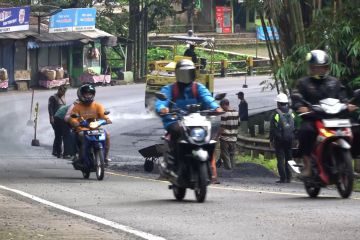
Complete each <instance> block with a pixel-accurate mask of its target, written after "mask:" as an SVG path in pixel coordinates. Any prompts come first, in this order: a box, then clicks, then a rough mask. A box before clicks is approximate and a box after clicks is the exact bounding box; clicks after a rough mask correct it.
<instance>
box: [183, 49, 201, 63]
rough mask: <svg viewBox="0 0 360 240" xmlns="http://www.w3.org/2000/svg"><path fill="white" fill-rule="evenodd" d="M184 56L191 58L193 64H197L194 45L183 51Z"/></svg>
mask: <svg viewBox="0 0 360 240" xmlns="http://www.w3.org/2000/svg"><path fill="white" fill-rule="evenodd" d="M184 56H186V57H191V60H192V61H193V63H194V64H197V61H198V60H197V56H196V53H195V45H194V44H190V46H189V48H188V49H186V50H185V52H184Z"/></svg>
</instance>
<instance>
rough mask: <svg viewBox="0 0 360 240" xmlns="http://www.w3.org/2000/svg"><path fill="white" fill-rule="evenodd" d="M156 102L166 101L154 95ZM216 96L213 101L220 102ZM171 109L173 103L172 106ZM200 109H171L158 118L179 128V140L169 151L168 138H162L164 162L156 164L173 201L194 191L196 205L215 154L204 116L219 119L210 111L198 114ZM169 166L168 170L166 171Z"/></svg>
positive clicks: (204, 191) (209, 175) (204, 186)
mask: <svg viewBox="0 0 360 240" xmlns="http://www.w3.org/2000/svg"><path fill="white" fill-rule="evenodd" d="M156 97H157V98H158V99H160V100H167V97H166V96H165V95H164V94H162V93H156ZM224 97H225V94H219V95H218V96H217V97H216V99H217V100H219V99H221V98H224ZM173 104H174V105H175V103H173ZM200 107H201V106H200V105H198V104H191V105H187V109H186V110H182V109H174V110H173V112H171V113H167V114H164V115H161V116H163V117H165V116H170V117H173V118H174V119H177V120H178V122H179V125H180V127H181V128H182V136H181V137H180V138H179V139H178V141H177V142H176V144H175V145H176V146H173V147H171V136H170V134H166V135H165V136H164V137H163V140H164V148H165V152H164V158H163V159H160V160H159V170H160V174H161V175H162V176H163V177H165V178H167V179H168V180H169V181H170V182H171V185H170V186H169V188H170V189H172V190H173V193H174V196H175V198H176V199H177V200H182V199H184V197H185V194H186V189H187V188H190V189H194V191H195V197H196V200H197V201H198V202H204V201H205V197H206V192H207V186H208V185H209V184H210V182H211V175H212V171H211V167H210V161H211V158H212V155H213V153H214V150H215V144H216V141H214V140H212V139H211V122H210V120H209V118H208V116H211V115H219V114H221V113H218V112H214V111H209V110H205V111H201V110H200ZM169 165H172V170H170V169H169Z"/></svg>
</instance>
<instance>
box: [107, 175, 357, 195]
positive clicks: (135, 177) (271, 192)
mask: <svg viewBox="0 0 360 240" xmlns="http://www.w3.org/2000/svg"><path fill="white" fill-rule="evenodd" d="M106 173H107V174H110V175H114V176H121V177H128V178H134V179H141V180H147V181H151V182H161V183H167V184H169V182H168V181H163V180H157V179H151V178H145V177H137V176H132V175H127V174H121V173H114V172H109V171H107V172H106ZM209 188H213V189H219V190H226V191H237V192H252V193H267V194H276V195H289V196H301V197H307V196H308V195H306V194H304V193H290V192H274V191H263V190H252V189H246V188H233V187H216V186H210V187H209ZM320 196H322V197H326V196H325V195H320ZM350 199H353V200H360V198H356V197H354V198H350Z"/></svg>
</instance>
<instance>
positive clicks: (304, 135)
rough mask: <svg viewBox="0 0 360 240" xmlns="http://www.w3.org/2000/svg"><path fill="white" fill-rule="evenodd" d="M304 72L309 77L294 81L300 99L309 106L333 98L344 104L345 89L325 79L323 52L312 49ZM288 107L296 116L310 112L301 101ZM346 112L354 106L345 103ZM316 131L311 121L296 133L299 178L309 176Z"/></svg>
mask: <svg viewBox="0 0 360 240" xmlns="http://www.w3.org/2000/svg"><path fill="white" fill-rule="evenodd" d="M306 60H307V61H308V71H309V74H310V76H307V77H304V78H301V79H299V80H298V85H297V88H296V90H295V91H294V93H296V92H297V93H299V94H300V95H301V96H302V98H303V100H306V101H307V102H308V103H310V104H311V105H314V104H318V103H319V101H320V100H322V99H325V98H336V99H339V100H340V101H341V102H343V103H347V98H346V94H345V89H344V87H343V86H342V84H341V83H340V81H339V80H338V79H336V78H335V77H332V76H329V72H330V59H329V56H328V54H327V53H326V52H324V51H322V50H312V51H311V52H309V53H308V54H307V57H306ZM292 104H293V105H292V107H293V109H294V110H295V111H296V112H298V113H306V112H309V111H311V109H310V108H309V106H307V105H306V104H305V103H304V102H303V101H302V100H301V99H299V98H295V97H294V98H292ZM347 107H348V110H349V111H354V110H355V109H356V106H355V105H353V104H347ZM316 136H317V130H316V127H315V123H314V121H311V120H303V121H302V123H301V126H300V129H299V132H298V137H299V149H300V152H301V155H302V157H303V162H304V169H303V172H302V176H303V177H311V174H312V173H311V152H312V150H313V147H314V145H315V141H316Z"/></svg>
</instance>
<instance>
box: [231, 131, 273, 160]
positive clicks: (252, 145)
mask: <svg viewBox="0 0 360 240" xmlns="http://www.w3.org/2000/svg"><path fill="white" fill-rule="evenodd" d="M237 147H238V150H239V152H244V153H246V154H250V155H251V156H252V157H258V156H259V154H262V155H263V156H264V158H265V159H271V158H273V157H274V154H275V150H274V149H273V148H271V147H270V141H269V140H268V139H260V138H252V137H245V136H242V135H238V141H237Z"/></svg>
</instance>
